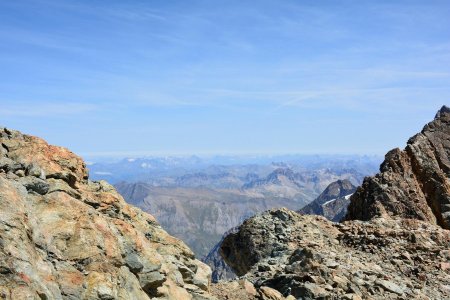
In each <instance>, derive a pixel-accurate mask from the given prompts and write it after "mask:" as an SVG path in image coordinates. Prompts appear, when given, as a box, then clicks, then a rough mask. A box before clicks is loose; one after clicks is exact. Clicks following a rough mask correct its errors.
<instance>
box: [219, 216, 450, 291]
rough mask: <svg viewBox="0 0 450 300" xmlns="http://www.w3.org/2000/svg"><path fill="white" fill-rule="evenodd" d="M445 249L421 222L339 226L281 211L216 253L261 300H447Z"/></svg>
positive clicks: (255, 222) (434, 230)
mask: <svg viewBox="0 0 450 300" xmlns="http://www.w3.org/2000/svg"><path fill="white" fill-rule="evenodd" d="M449 245H450V231H448V230H444V229H442V228H440V227H438V226H435V225H433V224H430V223H427V222H423V221H419V220H412V219H400V218H382V217H381V218H374V219H373V220H372V221H371V222H360V221H351V222H344V223H342V224H340V223H332V222H330V221H328V220H327V219H325V218H323V217H321V216H309V215H300V214H298V213H295V212H293V211H289V210H287V209H280V210H271V211H269V212H266V213H264V214H261V215H258V216H255V217H253V218H251V219H249V220H247V221H245V222H244V223H243V224H242V225H241V227H240V228H239V231H238V232H237V233H234V234H231V235H229V236H228V237H226V238H225V240H224V241H223V243H222V248H221V250H222V255H223V257H224V259H225V261H226V262H227V263H228V264H229V265H230V266H231V267H232V268H233V269H234V270H235V271H236V273H237V274H238V275H240V276H243V277H242V278H245V279H247V280H249V281H250V282H251V283H253V284H254V286H255V288H256V290H257V291H258V292H259V291H260V290H261V288H262V287H269V288H272V289H274V290H276V291H278V292H279V293H280V294H281V295H282V296H283V297H294V298H296V299H398V298H400V299H407V298H414V299H430V298H431V299H448V298H449V297H450V284H449V283H450V272H449V271H450V250H449ZM228 288H229V289H230V290H231V289H232V286H230V285H229V286H228ZM238 290H239V289H238ZM241 290H242V289H241ZM230 299H234V298H230ZM236 299H238V298H236ZM269 299H270V298H269ZM273 299H283V298H280V297H278V298H273Z"/></svg>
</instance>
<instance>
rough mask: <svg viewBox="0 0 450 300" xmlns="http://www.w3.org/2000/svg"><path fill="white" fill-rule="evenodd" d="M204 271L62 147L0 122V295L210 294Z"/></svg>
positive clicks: (136, 296)
mask: <svg viewBox="0 0 450 300" xmlns="http://www.w3.org/2000/svg"><path fill="white" fill-rule="evenodd" d="M209 280H210V269H209V267H207V266H206V265H205V264H203V263H201V262H200V261H198V260H196V259H195V258H194V255H193V253H192V252H191V250H190V249H189V248H188V247H187V246H186V245H185V244H184V243H183V242H181V241H180V240H178V239H175V238H173V237H172V236H170V235H168V234H167V233H166V232H165V231H164V230H162V229H161V227H160V226H159V225H158V224H157V223H156V221H155V219H154V218H153V217H152V216H151V215H149V214H146V213H144V212H142V211H141V210H139V209H137V208H134V207H132V206H130V205H127V204H126V203H125V201H124V200H123V199H122V197H121V196H120V195H119V194H118V193H117V192H116V191H115V190H114V188H113V187H112V186H110V185H109V184H107V183H106V182H104V181H101V182H91V181H89V180H88V172H87V169H86V166H85V164H84V162H83V161H82V160H81V158H79V157H78V156H76V155H74V154H73V153H72V152H70V151H69V150H67V149H65V148H61V147H55V146H51V145H48V144H47V143H46V142H45V141H43V140H41V139H39V138H36V137H32V136H28V135H23V134H21V133H19V132H17V131H11V130H8V129H4V128H0V298H2V299H14V300H15V299H103V300H105V299H150V298H152V299H153V298H155V299H159V298H164V299H193V298H195V299H213V298H212V296H210V295H209V294H208V292H207V290H208V288H209Z"/></svg>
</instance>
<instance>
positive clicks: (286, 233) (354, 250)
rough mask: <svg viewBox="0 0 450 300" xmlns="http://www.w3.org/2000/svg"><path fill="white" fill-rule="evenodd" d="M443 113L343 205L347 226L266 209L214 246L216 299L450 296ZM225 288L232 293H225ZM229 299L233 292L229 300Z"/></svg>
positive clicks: (448, 115) (449, 120) (448, 111)
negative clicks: (219, 276)
mask: <svg viewBox="0 0 450 300" xmlns="http://www.w3.org/2000/svg"><path fill="white" fill-rule="evenodd" d="M449 155H450V108H448V107H446V106H444V107H443V108H442V109H441V110H440V111H439V112H438V113H437V115H436V117H435V119H434V120H433V121H432V122H430V123H429V124H427V125H426V126H425V127H424V129H423V130H422V132H421V133H419V134H417V135H416V136H414V137H413V138H411V139H410V140H409V141H408V145H407V147H406V149H405V150H403V151H402V150H399V149H395V150H392V151H390V152H389V153H388V154H387V155H386V160H385V161H384V162H383V164H382V165H381V168H380V173H379V174H377V175H375V176H373V177H368V178H366V179H365V180H364V183H363V185H362V186H361V187H359V188H358V189H357V191H356V192H355V193H354V195H353V196H352V197H351V198H350V205H349V207H348V211H347V214H346V216H345V220H346V221H345V222H343V223H333V222H330V221H328V220H327V219H325V218H324V217H321V216H307V215H300V214H298V213H296V212H293V211H289V210H287V209H282V210H272V211H269V212H266V213H264V214H261V215H258V216H255V217H253V218H251V219H249V220H246V221H245V222H244V223H243V224H242V225H241V226H240V227H239V229H238V231H237V232H236V233H232V234H230V235H228V236H227V237H226V238H225V239H224V241H223V242H222V245H221V254H222V256H223V258H224V260H225V261H226V262H227V263H228V264H229V265H230V266H231V267H232V268H233V270H234V271H235V272H236V274H237V275H239V276H241V281H239V282H228V283H221V284H220V285H217V286H215V287H214V289H215V290H214V293H216V294H217V295H218V296H219V297H220V298H223V299H450V231H449V230H447V229H448V228H449V224H450V223H449V222H450V180H449V176H450V161H449ZM230 291H234V292H231V293H230ZM233 295H239V296H236V297H234V296H233Z"/></svg>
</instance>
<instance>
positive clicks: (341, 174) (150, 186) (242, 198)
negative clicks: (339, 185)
mask: <svg viewBox="0 0 450 300" xmlns="http://www.w3.org/2000/svg"><path fill="white" fill-rule="evenodd" d="M324 164H325V163H324ZM343 164H344V166H348V165H349V164H351V163H349V162H344V163H343ZM287 165H288V164H287V163H286V164H284V163H283V164H281V163H271V164H269V165H247V166H240V165H232V166H209V167H207V168H206V169H203V170H196V171H195V172H192V173H186V174H183V175H175V176H173V177H171V176H166V177H161V178H159V179H156V178H155V179H153V180H148V181H147V182H126V181H122V182H119V183H116V184H115V187H116V188H117V190H118V191H119V193H121V194H122V195H123V197H124V198H125V199H126V201H127V202H129V203H131V204H133V205H136V206H138V207H140V208H141V209H143V210H144V211H147V212H149V213H151V214H152V215H154V216H155V217H156V218H157V220H158V221H159V222H160V223H161V225H162V226H163V228H165V229H166V230H167V231H168V232H169V233H171V234H172V235H174V236H176V237H178V238H180V239H182V240H183V241H185V242H186V243H187V244H188V245H189V246H190V247H191V248H192V249H193V251H194V252H195V253H196V254H197V256H198V257H200V258H204V257H206V255H207V254H208V253H209V252H210V250H211V248H212V247H214V246H215V245H216V244H217V242H218V241H219V240H220V239H221V237H222V235H223V234H224V233H225V232H226V231H227V230H229V229H230V228H233V227H235V226H237V225H238V224H240V223H242V222H243V221H244V220H245V219H247V218H249V217H251V216H253V215H254V214H255V213H257V212H261V211H265V210H267V209H271V208H279V207H287V208H289V209H292V210H298V209H299V208H302V207H303V206H305V205H307V204H308V203H310V202H311V201H312V200H314V199H315V198H316V197H317V196H318V195H319V194H320V193H321V192H322V191H323V190H324V189H325V188H326V187H327V186H328V185H329V184H330V183H331V182H334V181H337V180H340V179H346V180H348V181H350V182H353V183H354V184H359V183H361V182H362V179H363V178H364V176H365V175H368V174H367V173H363V172H364V171H366V168H367V164H366V163H365V162H364V163H362V167H361V169H362V170H363V171H359V170H358V169H355V168H354V169H347V168H339V170H333V169H330V168H320V169H314V168H305V167H303V168H301V167H300V166H296V169H297V170H300V171H294V169H293V168H290V167H286V166H287ZM327 165H328V163H327ZM334 165H335V166H336V163H334ZM376 169H377V166H376V165H375V164H374V165H373V172H372V173H374V172H375V171H376ZM267 171H270V172H267Z"/></svg>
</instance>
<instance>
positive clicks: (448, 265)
mask: <svg viewBox="0 0 450 300" xmlns="http://www.w3.org/2000/svg"><path fill="white" fill-rule="evenodd" d="M439 267H440V269H441V270H442V271H446V270H448V269H450V262H441V263H440V264H439Z"/></svg>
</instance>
